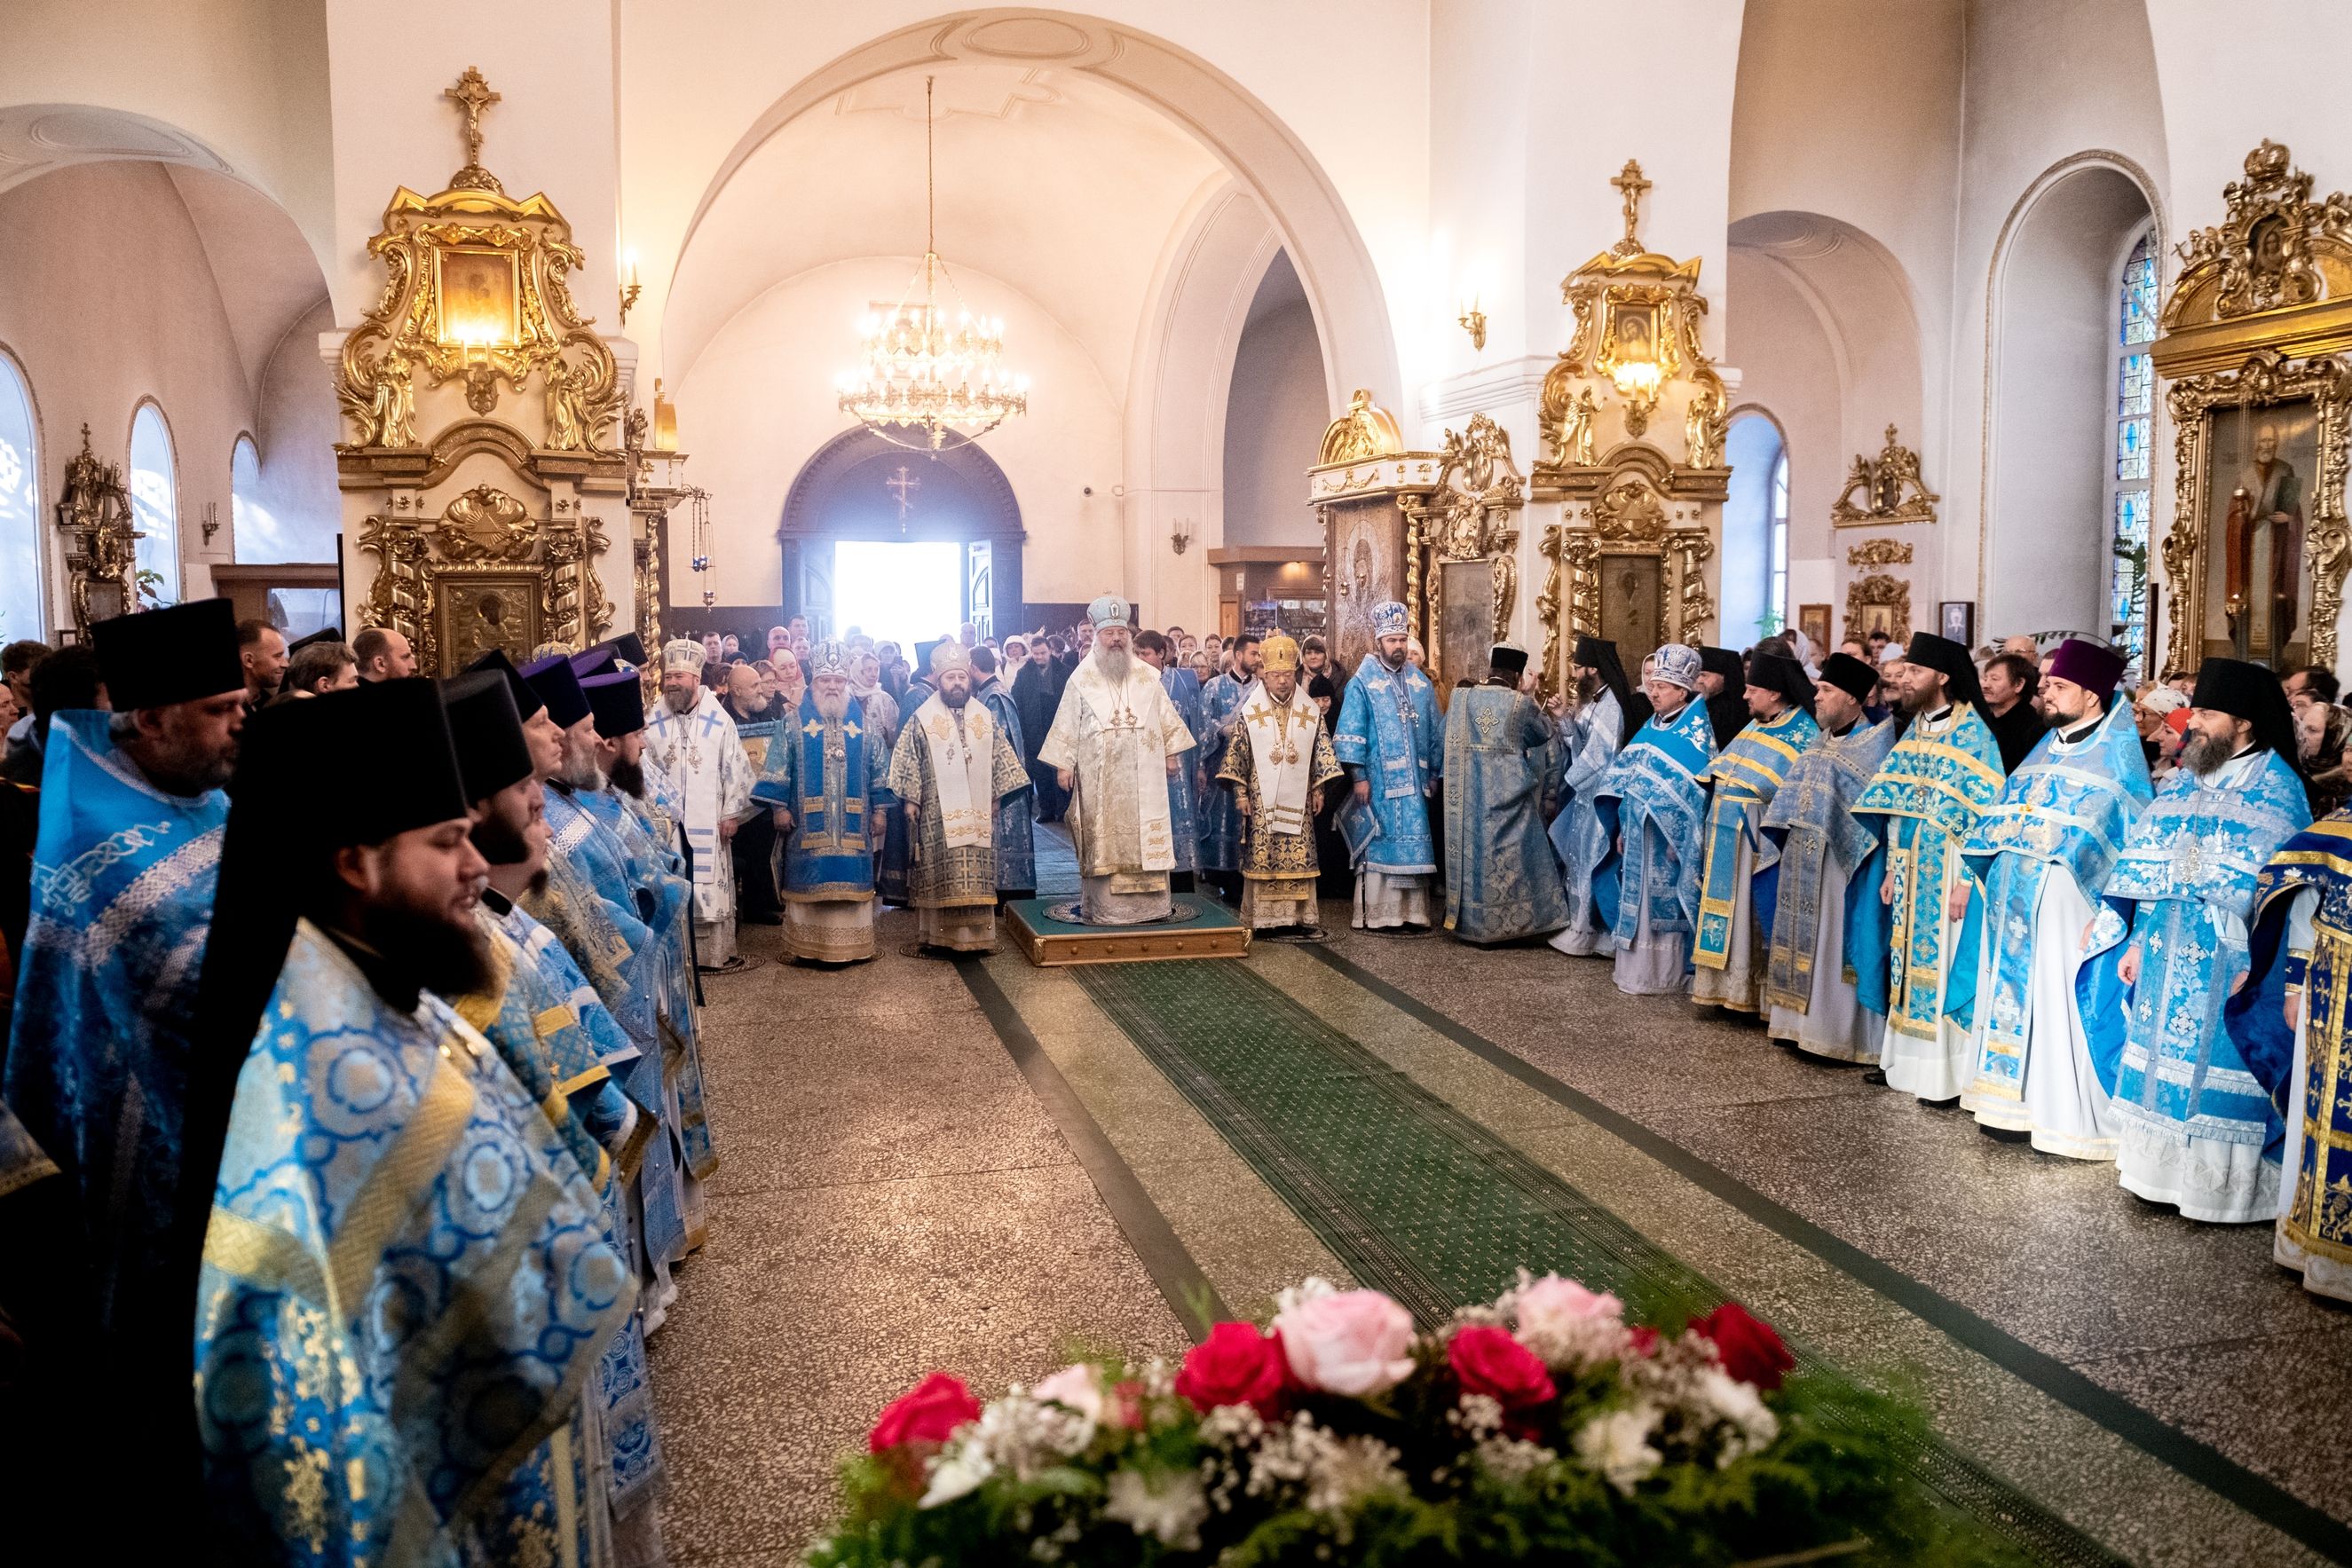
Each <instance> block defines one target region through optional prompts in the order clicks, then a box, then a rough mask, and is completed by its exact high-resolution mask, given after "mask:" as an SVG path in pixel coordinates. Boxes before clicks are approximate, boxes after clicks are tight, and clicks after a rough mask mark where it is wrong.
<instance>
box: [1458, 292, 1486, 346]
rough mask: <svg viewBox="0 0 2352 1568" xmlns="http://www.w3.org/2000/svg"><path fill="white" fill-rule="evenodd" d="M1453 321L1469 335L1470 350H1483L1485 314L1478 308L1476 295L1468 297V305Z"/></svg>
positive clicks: (1484, 344) (1484, 343) (1484, 342)
mask: <svg viewBox="0 0 2352 1568" xmlns="http://www.w3.org/2000/svg"><path fill="white" fill-rule="evenodd" d="M1454 320H1455V322H1456V323H1457V324H1458V325H1459V326H1460V327H1461V329H1463V330H1464V331H1465V332H1467V333H1469V334H1470V346H1471V347H1472V348H1474V349H1484V348H1485V347H1486V312H1485V311H1484V310H1481V309H1479V308H1478V297H1477V296H1476V295H1475V294H1474V295H1472V296H1471V297H1470V303H1469V304H1467V305H1465V306H1464V307H1463V308H1462V314H1461V315H1459V316H1457V317H1455V318H1454Z"/></svg>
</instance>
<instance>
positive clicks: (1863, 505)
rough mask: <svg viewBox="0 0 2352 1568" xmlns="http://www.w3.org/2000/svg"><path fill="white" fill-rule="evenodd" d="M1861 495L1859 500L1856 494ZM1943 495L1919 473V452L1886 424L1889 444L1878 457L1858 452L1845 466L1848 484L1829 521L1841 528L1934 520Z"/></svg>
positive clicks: (1882, 448) (1892, 427)
mask: <svg viewBox="0 0 2352 1568" xmlns="http://www.w3.org/2000/svg"><path fill="white" fill-rule="evenodd" d="M1857 495H1858V496H1859V497H1861V499H1860V502H1859V504H1857V503H1856V500H1855V497H1856V496H1857ZM1942 499H1943V497H1941V496H1938V495H1937V494H1936V493H1935V492H1934V491H1933V490H1930V489H1928V488H1927V480H1926V479H1924V478H1922V477H1921V476H1920V473H1919V455H1918V454H1917V453H1916V452H1914V451H1912V450H1911V449H1910V448H1909V447H1907V446H1906V445H1904V444H1903V443H1902V442H1900V441H1899V440H1897V439H1896V438H1895V426H1893V425H1891V424H1890V425H1888V426H1887V427H1886V444H1885V446H1883V447H1881V448H1879V452H1878V455H1877V456H1875V457H1867V456H1863V455H1859V454H1857V455H1855V457H1854V460H1853V465H1851V466H1849V467H1848V468H1847V469H1846V473H1845V488H1844V489H1843V490H1841V491H1840V492H1838V498H1837V500H1836V501H1835V502H1833V503H1832V505H1831V507H1830V521H1831V522H1832V523H1833V524H1835V525H1836V526H1837V527H1839V528H1868V527H1871V526H1873V525H1874V524H1895V523H1932V522H1934V521H1935V520H1936V503H1937V502H1938V501H1940V500H1942Z"/></svg>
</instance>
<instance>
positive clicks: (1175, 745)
mask: <svg viewBox="0 0 2352 1568" xmlns="http://www.w3.org/2000/svg"><path fill="white" fill-rule="evenodd" d="M1087 622H1089V623H1090V624H1091V625H1092V626H1093V627H1094V648H1093V650H1092V651H1091V652H1089V653H1087V656H1086V658H1085V659H1084V660H1082V661H1080V663H1079V664H1078V666H1077V667H1076V669H1074V670H1072V671H1071V672H1070V678H1069V682H1068V684H1067V685H1065V686H1064V687H1063V688H1062V700H1061V706H1059V707H1057V708H1056V709H1055V713H1054V726H1053V727H1052V728H1051V729H1050V730H1048V731H1047V732H1046V734H1045V744H1044V745H1043V746H1041V747H1038V749H1037V757H1038V760H1040V761H1041V762H1043V763H1045V766H1047V767H1048V768H1053V769H1054V770H1055V782H1056V783H1058V784H1059V785H1060V786H1061V787H1062V788H1063V789H1067V790H1070V791H1071V792H1072V793H1071V796H1070V806H1069V810H1068V812H1067V820H1068V821H1069V823H1070V838H1071V840H1072V841H1074V842H1075V843H1076V846H1077V851H1078V879H1079V907H1080V910H1081V911H1082V913H1083V915H1084V918H1085V920H1086V923H1087V925H1142V924H1144V923H1145V922H1147V921H1152V920H1159V919H1162V918H1164V917H1165V916H1166V915H1168V914H1169V913H1170V911H1171V908H1172V904H1171V901H1170V898H1169V890H1168V874H1169V873H1170V872H1171V871H1172V870H1174V869H1175V865H1176V842H1175V836H1174V831H1173V830H1172V828H1171V825H1170V822H1169V811H1168V775H1170V774H1171V773H1173V772H1174V771H1176V769H1178V768H1181V767H1182V766H1183V765H1184V753H1186V752H1187V751H1190V750H1192V731H1190V730H1188V729H1186V728H1185V727H1184V721H1183V720H1182V719H1181V718H1180V717H1178V716H1177V715H1176V709H1175V707H1174V706H1173V705H1172V704H1171V703H1170V702H1169V700H1168V691H1167V688H1166V687H1164V686H1162V685H1160V673H1159V672H1158V671H1156V670H1154V669H1153V668H1152V667H1151V666H1150V665H1149V664H1145V663H1143V662H1142V661H1141V660H1140V659H1138V658H1136V657H1134V655H1133V654H1132V653H1130V651H1129V643H1128V633H1129V624H1128V608H1127V601H1126V600H1124V599H1121V598H1119V597H1118V595H1117V594H1110V593H1107V594H1105V595H1103V596H1102V597H1101V598H1100V599H1097V600H1096V601H1094V602H1093V603H1092V604H1090V605H1088V606H1087Z"/></svg>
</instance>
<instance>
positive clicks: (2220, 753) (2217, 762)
mask: <svg viewBox="0 0 2352 1568" xmlns="http://www.w3.org/2000/svg"><path fill="white" fill-rule="evenodd" d="M2230 751H2231V743H2230V742H2229V741H2227V740H2223V739H2221V738H2220V737H2215V736H2210V735H2192V736H2190V737H2189V738H2188V739H2187V740H2185V741H2183V742H2181V744H2180V766H2182V767H2183V768H2187V769H2189V772H2191V773H2194V774H2195V775H2197V777H2198V778H2200V779H2210V778H2211V777H2213V775H2214V774H2215V773H2217V772H2219V771H2220V770H2221V764H2223V763H2224V762H2227V761H2229V760H2230Z"/></svg>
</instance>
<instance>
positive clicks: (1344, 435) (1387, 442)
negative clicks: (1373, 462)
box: [1316, 387, 1404, 464]
mask: <svg viewBox="0 0 2352 1568" xmlns="http://www.w3.org/2000/svg"><path fill="white" fill-rule="evenodd" d="M1403 450H1404V434H1403V433H1402V431H1400V430H1398V428H1397V422H1396V415H1394V414H1392V413H1390V412H1389V411H1388V410H1386V409H1384V408H1382V407H1381V406H1380V405H1379V404H1378V403H1375V402H1372V394H1371V392H1370V389H1368V388H1365V387H1358V388H1357V389H1356V391H1355V395H1353V396H1352V397H1350V398H1349V400H1348V412H1347V413H1343V414H1341V415H1340V416H1339V418H1337V419H1335V420H1333V421H1332V422H1331V423H1330V426H1329V428H1328V429H1327V430H1325V431H1324V432H1323V452H1322V455H1321V456H1319V457H1318V458H1317V459H1316V462H1317V463H1318V464H1326V463H1360V462H1362V461H1363V460H1364V459H1366V458H1368V457H1385V456H1387V455H1390V454H1391V453H1395V452H1402V451H1403Z"/></svg>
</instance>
